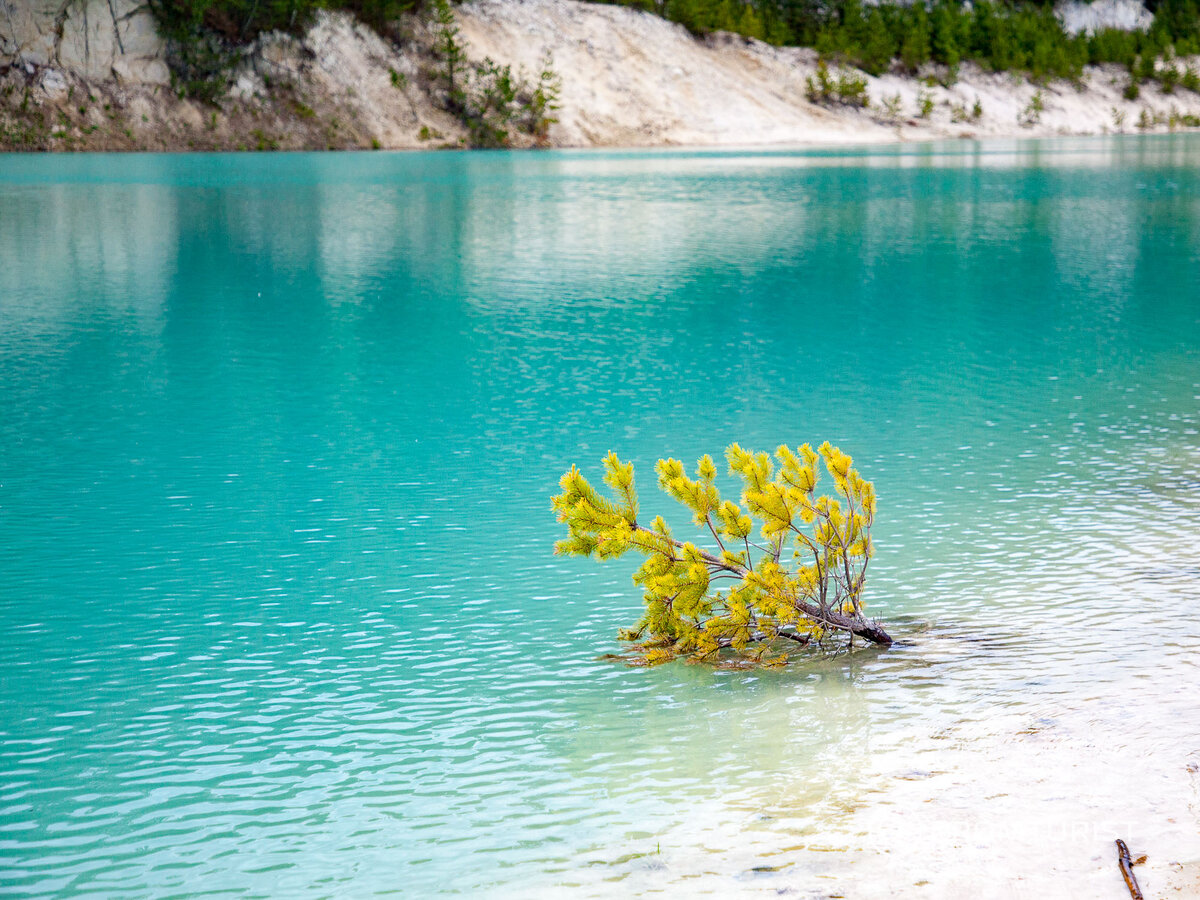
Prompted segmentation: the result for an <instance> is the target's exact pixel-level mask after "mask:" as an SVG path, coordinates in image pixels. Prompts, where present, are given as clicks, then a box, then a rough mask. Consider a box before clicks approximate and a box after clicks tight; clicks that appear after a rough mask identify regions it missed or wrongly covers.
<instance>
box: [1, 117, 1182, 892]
mask: <svg viewBox="0 0 1200 900" xmlns="http://www.w3.org/2000/svg"><path fill="white" fill-rule="evenodd" d="M0 256H2V263H0V892H3V893H6V894H12V895H26V894H32V895H49V896H75V895H80V896H83V895H87V896H93V897H114V898H116V897H120V898H129V897H168V896H198V895H201V894H211V895H213V896H239V897H306V898H307V897H364V896H371V895H374V894H376V893H389V892H393V893H396V894H401V895H409V896H428V895H432V894H436V893H440V892H447V893H463V894H468V895H473V896H479V895H485V896H542V895H545V896H562V895H570V896H628V895H630V894H633V893H640V894H652V893H661V894H675V895H695V894H701V893H710V894H713V895H716V896H731V895H734V894H739V893H749V894H758V893H766V894H775V893H776V892H778V891H781V890H784V891H791V892H793V893H794V894H795V895H797V896H804V897H809V896H813V897H816V896H821V897H824V896H829V895H830V894H831V893H832V894H835V895H836V894H839V892H843V891H845V892H848V895H849V896H854V897H860V896H877V895H878V896H893V895H894V896H909V895H911V896H962V895H963V893H961V891H964V890H967V889H968V888H969V889H970V893H971V895H972V896H974V897H985V896H998V897H999V896H1022V895H1023V894H1022V893H1021V891H1023V890H1026V889H1028V890H1029V891H1030V892H1031V893H1029V894H1028V895H1029V896H1060V897H1065V896H1081V897H1091V898H1095V897H1100V896H1109V895H1111V896H1114V897H1116V896H1120V894H1119V893H1111V894H1108V893H1105V891H1111V890H1112V886H1113V885H1114V884H1115V885H1116V887H1121V882H1120V876H1119V874H1116V869H1115V866H1114V865H1111V861H1110V848H1111V846H1112V839H1113V838H1114V837H1117V836H1122V835H1124V836H1126V839H1127V840H1130V842H1131V845H1132V844H1133V843H1134V842H1135V841H1136V842H1139V843H1140V844H1144V845H1145V846H1144V847H1143V848H1142V850H1141V851H1139V852H1149V853H1150V857H1151V858H1150V861H1149V862H1148V864H1147V868H1146V872H1147V874H1146V876H1145V877H1146V878H1148V879H1149V884H1150V885H1153V884H1155V883H1158V884H1160V885H1161V884H1166V883H1168V881H1169V879H1170V878H1172V877H1176V874H1177V870H1172V871H1175V872H1176V874H1172V871H1168V869H1167V868H1166V866H1167V863H1168V862H1172V863H1178V864H1180V865H1183V866H1186V865H1190V864H1191V863H1193V862H1195V861H1198V860H1200V837H1198V832H1200V827H1198V823H1200V812H1198V810H1200V792H1198V791H1197V784H1196V777H1197V776H1196V774H1195V772H1196V771H1197V770H1196V769H1195V768H1192V769H1189V767H1194V766H1195V765H1196V764H1197V763H1200V724H1197V723H1200V697H1198V696H1197V695H1198V692H1197V684H1198V683H1200V682H1198V679H1197V676H1198V675H1200V670H1198V666H1197V663H1196V661H1195V660H1196V651H1197V650H1198V649H1200V616H1198V615H1197V612H1198V610H1200V431H1198V429H1200V136H1160V137H1146V138H1119V139H1094V140H1075V141H1065V140H1064V141H1040V142H1025V143H1022V142H1009V143H991V144H986V143H985V144H979V145H976V144H966V143H956V144H945V145H933V146H904V147H898V148H887V149H882V150H856V151H852V152H845V153H843V152H836V151H808V152H783V151H780V152H753V153H733V152H730V153H689V152H655V153H591V152H563V153H536V154H535V153H529V154H508V153H475V154H423V153H420V154H386V153H376V154H340V155H332V154H331V155H308V154H298V155H291V154H277V155H257V156H249V155H247V156H207V155H197V156H142V155H130V156H70V157H67V156H57V157H46V156H21V157H18V156H5V157H0ZM734 440H736V441H739V442H741V443H742V444H743V445H745V446H750V447H752V448H755V449H773V448H774V447H775V446H776V445H777V444H779V443H781V442H787V443H790V444H792V445H796V444H799V443H801V442H805V441H809V442H812V443H813V444H816V443H818V442H820V441H823V440H830V441H832V442H833V443H835V444H838V445H840V446H841V447H842V448H843V449H844V450H846V451H847V452H850V453H851V454H853V455H854V458H855V462H856V464H857V465H858V467H859V468H860V470H861V471H862V472H863V474H864V475H865V476H866V477H868V478H871V479H873V480H874V481H875V483H876V486H877V490H878V494H879V498H880V499H879V514H878V518H877V525H876V529H875V539H876V543H877V548H878V556H877V559H876V560H875V561H874V563H873V564H872V578H871V580H870V582H869V587H868V600H869V604H870V611H871V612H872V613H873V614H875V615H877V616H879V617H880V618H881V620H883V621H884V622H886V623H888V625H889V627H890V628H891V630H892V632H893V634H894V635H896V636H897V637H899V638H901V639H902V643H901V645H900V646H897V647H896V648H894V649H893V650H890V651H888V652H886V653H881V652H876V651H863V652H858V653H855V654H853V655H850V656H847V655H844V654H836V655H830V656H827V657H824V658H821V659H816V660H810V661H808V662H805V661H802V660H797V661H796V662H795V663H794V664H793V665H791V666H789V667H788V668H786V669H784V670H782V671H771V672H759V673H755V672H730V671H719V672H718V671H713V670H711V669H708V668H704V667H698V666H685V665H670V666H664V667H659V668H655V669H652V670H641V669H628V668H624V667H621V666H618V665H614V664H613V663H611V662H605V661H603V660H601V659H598V657H599V656H600V655H601V654H604V653H606V652H610V651H613V650H615V649H616V643H615V640H614V638H615V632H616V629H617V628H618V627H619V626H622V625H627V624H630V623H631V622H632V621H633V620H634V619H635V618H636V616H637V614H638V610H639V607H640V597H639V596H638V594H637V593H636V590H635V589H634V587H633V585H632V584H631V583H630V581H629V574H630V572H631V571H632V569H633V567H634V565H635V562H634V561H631V560H630V561H626V560H622V561H619V562H617V563H611V564H606V565H599V564H597V563H595V562H591V561H587V560H578V559H560V558H555V557H554V556H553V555H552V553H551V548H552V542H553V541H554V540H555V539H556V537H558V536H559V526H558V525H557V524H556V523H555V521H554V518H553V515H552V514H551V512H550V508H549V498H550V495H551V494H552V493H553V492H554V491H555V489H556V486H557V480H558V477H559V476H560V475H561V473H562V472H563V471H564V470H565V469H566V468H568V467H569V466H570V465H571V463H573V462H574V463H578V464H580V466H581V467H582V468H583V469H584V470H585V472H588V473H589V474H592V475H594V476H597V477H598V475H599V471H600V460H601V458H602V456H603V455H604V454H605V453H606V452H607V451H608V450H610V449H612V450H616V451H617V452H618V453H619V454H620V455H621V456H622V457H625V458H629V459H632V460H633V461H634V462H635V463H636V465H637V468H638V472H639V477H640V484H641V492H642V496H643V506H644V508H646V509H647V510H649V511H650V512H663V513H664V514H666V515H668V517H669V518H671V519H672V520H673V521H675V522H676V524H677V528H678V529H679V530H681V531H682V530H684V529H685V527H686V523H687V517H686V516H683V515H680V514H679V513H678V512H675V511H673V510H672V509H671V507H670V503H669V501H666V500H665V499H664V498H662V497H661V495H659V496H655V491H654V487H653V485H654V482H653V477H652V466H653V463H654V461H655V460H656V459H657V458H658V457H659V456H666V455H672V456H676V457H679V458H682V459H684V460H685V461H687V460H695V459H696V457H698V456H699V455H700V454H702V453H705V452H711V453H714V455H715V454H718V453H720V452H721V451H722V450H723V448H724V447H725V446H726V445H727V444H728V443H730V442H731V441H734ZM1134 849H1135V851H1138V847H1134ZM1156 865H1157V866H1161V868H1158V869H1156V868H1155V866H1156ZM1014 879H1015V880H1014ZM1113 879H1115V881H1114V880H1113ZM1155 879H1159V881H1158V882H1156V881H1155ZM1143 886H1144V887H1148V886H1149V885H1147V883H1146V882H1145V881H1144V882H1143ZM1042 891H1051V893H1048V894H1047V893H1039V892H1042Z"/></svg>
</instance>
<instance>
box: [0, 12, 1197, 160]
mask: <svg viewBox="0 0 1200 900" xmlns="http://www.w3.org/2000/svg"><path fill="white" fill-rule="evenodd" d="M1118 11H1120V10H1118ZM455 14H456V17H457V22H458V25H459V27H460V29H461V39H462V41H463V43H464V44H465V47H466V50H467V53H468V56H469V57H470V58H472V59H474V60H481V59H483V58H484V57H488V58H490V59H492V60H495V61H496V62H498V63H500V64H507V65H511V66H512V68H513V70H514V71H517V70H523V71H524V72H526V73H533V72H537V71H538V68H539V61H540V60H542V59H543V58H544V56H545V55H546V54H549V56H550V58H551V59H552V61H553V62H552V66H553V69H554V71H555V72H556V73H557V74H558V76H559V77H560V78H561V85H562V87H561V96H560V98H559V106H560V108H559V109H558V110H557V112H556V113H555V115H556V117H557V119H558V121H557V122H555V123H554V124H552V125H551V126H550V128H549V131H548V133H547V134H546V136H545V140H544V143H545V144H546V145H548V146H557V147H621V146H629V147H651V146H669V145H684V146H748V145H753V146H764V145H812V144H832V143H837V144H842V143H854V142H887V141H895V140H928V139H935V138H946V137H952V138H969V137H988V136H1018V135H1019V136H1035V135H1067V134H1100V133H1111V132H1117V131H1125V132H1135V131H1139V130H1143V131H1153V130H1162V131H1165V130H1167V129H1168V128H1183V127H1189V126H1191V125H1194V124H1196V123H1200V94H1197V93H1195V92H1193V91H1188V90H1184V89H1183V88H1175V89H1174V90H1173V91H1172V92H1171V93H1164V91H1163V89H1162V87H1161V86H1160V85H1156V84H1148V85H1145V86H1144V87H1143V88H1142V89H1141V91H1140V95H1139V96H1138V97H1137V98H1136V99H1133V100H1129V99H1125V97H1124V96H1123V91H1124V90H1125V88H1126V86H1127V85H1128V83H1129V77H1128V74H1127V73H1126V72H1125V71H1124V70H1123V69H1122V68H1120V67H1118V66H1114V65H1108V66H1089V67H1087V68H1086V69H1085V70H1084V74H1083V78H1082V79H1080V81H1079V82H1078V83H1071V82H1068V81H1049V82H1046V83H1044V84H1034V83H1032V82H1030V81H1028V80H1026V79H1025V78H1023V77H1020V76H1017V75H1014V74H1012V73H1005V74H997V73H990V72H985V71H983V70H981V69H980V68H979V67H978V66H974V65H971V64H969V63H964V64H963V65H962V66H961V67H960V68H959V70H958V72H957V79H956V80H954V81H953V82H952V83H948V84H946V85H943V84H941V83H939V82H938V81H937V78H936V77H930V76H939V75H940V76H943V77H942V80H943V81H948V79H945V78H944V73H940V72H936V71H934V70H932V69H928V70H925V71H923V72H922V73H921V74H922V75H923V76H926V77H923V78H917V77H912V76H906V75H900V74H893V73H885V74H882V75H880V76H879V77H872V76H869V75H866V74H865V73H860V74H861V78H862V79H863V83H864V85H865V96H866V97H867V98H869V105H868V106H867V108H865V109H860V108H857V107H855V106H851V105H846V104H839V103H824V104H818V103H814V102H811V101H810V100H809V99H808V98H807V96H806V93H807V87H806V85H807V82H808V80H809V79H810V78H812V77H813V76H814V75H815V73H816V71H817V55H816V53H815V52H814V51H813V50H810V49H802V48H795V47H775V46H772V45H769V44H766V43H763V42H761V41H757V40H753V39H749V38H743V37H739V36H735V35H730V34H727V33H722V32H719V33H716V34H713V35H709V36H707V37H703V38H698V37H695V36H693V35H692V34H690V33H689V32H688V31H687V30H686V29H684V28H683V27H682V26H680V25H677V24H673V23H670V22H668V21H665V20H663V19H660V18H657V17H655V16H652V15H649V14H646V13H643V12H640V11H636V10H633V9H630V8H626V7H618V6H606V5H596V4H590V3H581V2H577V0H475V2H472V3H469V4H466V5H464V6H461V7H457V8H456V10H455ZM1135 24H1136V22H1135ZM0 37H2V38H3V40H2V41H0V147H2V148H4V149H31V150H189V149H197V150H199V149H325V148H331V149H333V148H383V149H412V148H429V147H437V146H462V145H464V144H465V143H466V142H467V140H468V132H467V130H466V128H465V127H464V126H463V124H462V122H461V121H460V119H459V117H456V116H454V115H451V114H450V113H449V112H447V111H446V109H445V108H444V107H446V105H447V104H446V99H445V91H444V90H442V89H441V88H440V87H439V85H438V81H437V78H436V77H435V73H436V70H437V68H438V66H439V63H438V60H437V58H436V56H435V54H434V52H433V40H434V33H433V31H432V29H431V24H430V22H429V21H428V20H427V19H423V18H417V17H411V18H409V19H407V20H404V21H402V22H401V23H400V24H399V26H398V28H397V29H396V30H395V32H394V34H393V35H392V36H391V37H389V38H384V37H382V36H380V35H379V34H378V33H376V32H375V31H374V30H372V29H370V28H368V27H367V26H365V25H363V24H361V23H359V22H357V21H356V20H355V19H353V18H352V17H351V16H350V15H348V14H346V13H328V12H322V13H320V14H319V15H318V16H317V18H316V20H315V22H314V23H313V25H312V26H311V27H310V28H309V29H308V30H307V31H306V33H305V34H304V35H303V36H302V37H299V38H297V37H291V36H288V35H283V34H278V33H274V34H269V35H265V36H263V37H262V38H261V39H259V40H258V41H257V42H256V43H255V44H254V45H253V46H252V47H251V48H250V50H249V52H248V53H247V54H246V56H245V57H244V59H243V60H242V62H241V63H240V64H239V66H238V68H237V69H236V71H235V72H234V77H233V78H232V82H231V86H230V88H229V90H228V91H227V92H224V93H223V94H221V95H220V96H218V97H217V98H216V99H215V102H213V103H207V102H202V101H200V100H198V99H180V98H179V96H178V95H177V93H176V91H175V90H174V89H173V86H172V82H171V76H170V72H169V70H168V66H167V64H166V60H167V47H166V43H165V42H164V41H163V40H162V39H161V38H160V37H159V36H158V34H157V32H156V28H155V21H154V19H153V17H152V16H151V15H150V13H149V11H148V10H147V8H146V7H145V6H143V5H140V4H138V3H137V2H136V0H112V2H111V3H110V2H109V0H90V2H87V3H83V4H79V3H74V4H72V3H68V4H66V5H60V3H57V2H45V0H33V2H30V3H28V4H26V5H24V6H22V7H21V8H19V9H15V10H10V12H9V15H8V19H7V21H4V20H0ZM1189 62H1190V63H1191V64H1192V65H1196V60H1191V61H1187V60H1184V61H1181V65H1186V64H1188V63H1189ZM833 74H834V75H835V76H836V75H837V74H838V73H837V72H834V73H833ZM1039 107H1040V109H1039ZM510 137H511V141H512V143H513V144H514V145H517V146H521V145H528V144H530V143H533V139H532V138H530V137H528V136H525V135H518V134H515V133H514V134H512V135H511V136H510Z"/></svg>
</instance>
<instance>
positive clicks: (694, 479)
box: [552, 443, 891, 665]
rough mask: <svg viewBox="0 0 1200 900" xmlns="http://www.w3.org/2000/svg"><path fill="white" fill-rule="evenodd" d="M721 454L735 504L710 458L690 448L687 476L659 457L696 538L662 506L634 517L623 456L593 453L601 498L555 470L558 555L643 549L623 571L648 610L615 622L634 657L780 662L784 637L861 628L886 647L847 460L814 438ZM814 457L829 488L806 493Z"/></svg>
mask: <svg viewBox="0 0 1200 900" xmlns="http://www.w3.org/2000/svg"><path fill="white" fill-rule="evenodd" d="M725 458H726V460H727V461H728V464H729V471H730V473H731V474H736V475H738V476H739V477H740V478H741V481H742V485H743V490H742V493H741V498H740V500H741V502H740V503H735V502H733V501H731V500H727V499H723V498H722V497H721V493H720V490H719V489H718V487H717V484H716V479H717V467H716V464H715V463H714V462H713V459H712V457H710V456H707V455H706V456H704V457H702V458H701V459H700V461H699V463H698V465H697V467H696V472H695V475H694V476H690V475H688V473H687V471H686V470H685V468H684V466H683V463H682V462H680V461H679V460H677V459H660V460H659V461H658V465H657V466H656V472H657V473H658V483H659V487H661V488H662V489H663V490H664V491H665V492H666V493H667V494H669V495H670V496H671V497H673V498H674V499H675V500H677V501H679V502H680V503H681V504H683V505H684V506H685V507H687V509H688V510H689V512H690V513H691V515H692V522H693V523H694V524H695V525H696V526H697V527H698V528H700V529H701V533H702V534H704V541H705V542H708V546H707V547H704V546H701V545H700V544H696V543H693V542H691V541H681V540H679V539H677V538H676V537H675V536H674V534H673V533H672V532H671V529H670V528H668V527H667V524H666V522H664V521H663V519H662V517H661V516H659V517H657V518H655V519H654V521H653V522H652V523H650V525H649V526H646V525H644V524H642V523H641V522H640V521H639V520H638V496H637V489H636V487H635V486H634V478H633V465H632V464H631V463H624V462H622V461H621V460H620V459H619V458H618V457H617V455H616V454H615V453H609V454H608V456H607V457H606V458H605V460H604V466H605V475H604V483H605V484H606V485H608V487H609V488H610V489H611V490H612V496H611V497H605V496H602V495H601V494H600V493H599V492H598V491H597V490H596V489H595V488H593V487H592V485H591V484H590V483H589V482H588V480H587V479H586V478H585V477H584V476H583V474H582V473H580V471H579V470H578V469H577V468H575V467H574V466H572V467H571V470H570V471H569V472H567V473H566V474H565V475H564V476H563V477H562V480H561V482H560V486H561V488H562V493H561V494H559V495H557V496H555V497H554V499H553V501H552V507H553V509H554V511H555V513H557V515H558V519H559V521H560V522H564V523H566V526H567V537H566V538H564V539H563V540H560V541H559V542H558V543H556V544H555V546H554V552H555V553H558V554H566V555H572V556H594V557H596V558H597V559H601V560H605V559H613V558H615V557H618V556H622V555H623V554H625V553H627V552H629V551H631V550H632V551H634V552H636V553H639V554H641V555H642V556H644V557H645V561H644V562H643V563H642V565H641V567H640V568H638V570H637V571H636V572H635V573H634V576H633V581H634V583H635V584H637V585H638V586H639V587H640V588H641V589H642V592H643V595H644V598H645V602H646V611H645V614H644V615H643V616H642V618H641V620H640V621H639V622H638V623H637V624H636V625H635V626H634V627H633V628H632V629H629V630H626V631H623V632H621V638H622V639H623V640H627V641H631V642H633V643H634V647H635V650H636V651H637V652H638V653H639V656H638V657H637V659H638V660H639V661H642V662H644V663H648V664H653V663H657V662H665V661H666V660H669V659H673V658H675V657H679V656H684V657H688V658H690V659H695V660H716V659H717V657H718V655H719V653H720V651H721V650H722V649H725V648H729V649H731V650H732V651H734V652H736V653H737V654H740V655H741V656H744V657H748V658H750V659H752V660H754V661H757V662H761V663H764V664H771V665H780V664H783V663H785V662H786V659H787V655H786V653H781V652H779V651H780V647H781V646H785V645H786V642H796V643H800V644H806V643H809V642H810V641H813V640H817V641H820V640H822V639H823V638H824V637H826V636H827V635H830V634H833V633H839V632H841V633H846V634H849V635H850V640H851V642H853V639H854V636H855V635H859V636H862V637H864V638H866V639H867V640H870V641H873V642H875V643H879V644H884V645H886V644H890V643H891V638H890V637H888V635H887V634H886V632H884V631H883V629H882V628H880V627H879V626H878V625H877V624H875V623H874V622H870V621H868V620H867V619H866V618H864V616H863V587H864V584H865V581H866V570H867V564H868V563H869V562H870V559H871V557H872V556H873V555H874V545H873V544H872V542H871V525H872V523H873V522H874V520H875V488H874V486H873V485H872V484H871V482H869V481H866V480H864V479H863V478H862V476H860V475H859V474H858V472H857V471H856V470H855V469H854V468H852V465H851V463H852V461H851V459H850V457H849V456H847V455H846V454H844V453H842V452H841V451H840V450H839V449H838V448H836V447H831V446H830V445H829V444H828V443H824V444H822V445H821V447H820V448H819V449H818V450H817V451H813V449H812V448H811V447H810V446H809V445H808V444H804V445H803V446H801V447H799V448H797V449H796V450H794V451H793V450H792V449H791V448H789V447H787V446H786V445H783V446H780V447H779V448H778V449H777V450H776V451H775V456H774V458H772V457H771V456H770V455H768V454H766V453H752V452H750V451H747V450H743V449H742V448H741V447H739V446H738V445H737V444H732V445H730V447H729V448H728V449H727V450H726V451H725ZM822 462H823V463H824V468H825V470H826V471H827V472H828V474H829V475H830V476H831V477H832V479H833V485H834V490H835V491H836V496H817V494H816V487H817V481H818V479H819V477H820V464H821V463H822ZM839 498H841V499H839Z"/></svg>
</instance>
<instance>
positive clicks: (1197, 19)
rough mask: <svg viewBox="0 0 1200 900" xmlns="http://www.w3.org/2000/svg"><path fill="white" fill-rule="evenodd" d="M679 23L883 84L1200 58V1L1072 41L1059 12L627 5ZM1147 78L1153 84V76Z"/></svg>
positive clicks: (717, 2)
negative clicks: (906, 75) (819, 60)
mask: <svg viewBox="0 0 1200 900" xmlns="http://www.w3.org/2000/svg"><path fill="white" fill-rule="evenodd" d="M617 2H622V3H625V4H626V5H630V6H634V7H637V8H639V9H645V10H648V11H650V12H654V13H657V14H659V15H662V16H665V17H666V18H668V19H671V20H673V21H675V22H679V23H681V24H683V25H684V26H686V27H687V28H689V29H690V30H691V31H693V32H695V33H697V34H704V33H708V32H712V31H718V30H720V31H731V32H734V33H736V34H741V35H745V36H747V37H754V38H759V39H760V40H766V41H770V42H771V43H775V44H794V45H799V46H804V47H815V48H816V49H817V50H818V51H819V52H820V53H821V55H822V56H823V57H826V58H829V59H836V60H839V61H845V62H848V63H851V64H853V65H855V66H857V67H859V68H861V69H863V70H864V71H866V72H869V73H871V74H873V75H878V74H880V73H882V72H884V71H885V70H887V69H889V68H890V67H891V66H892V65H893V63H894V62H898V63H899V64H900V66H901V67H902V68H904V69H905V70H907V71H909V72H914V71H916V69H917V68H918V67H919V66H921V65H923V64H925V63H937V64H940V65H942V66H946V67H948V68H949V69H951V70H952V69H954V67H956V66H957V65H958V64H959V63H960V62H963V61H966V60H971V61H973V62H976V63H978V64H979V65H981V66H982V67H984V68H985V69H991V70H993V71H1008V70H1020V71H1025V72H1029V73H1030V74H1032V75H1033V76H1034V77H1037V78H1045V77H1064V78H1077V77H1079V75H1080V73H1081V72H1082V69H1083V66H1084V65H1086V64H1088V63H1100V62H1115V63H1120V64H1122V65H1126V66H1129V67H1130V68H1131V69H1133V68H1134V67H1135V66H1137V65H1139V64H1141V65H1143V66H1145V65H1147V64H1146V63H1144V62H1141V61H1143V60H1150V61H1151V62H1152V61H1153V60H1154V59H1156V58H1159V57H1163V56H1169V55H1171V54H1172V53H1174V54H1178V55H1184V54H1193V53H1200V0H1157V2H1151V3H1150V4H1149V6H1150V9H1151V10H1152V11H1153V12H1154V14H1155V18H1154V24H1153V26H1152V27H1151V28H1150V30H1149V31H1147V32H1125V31H1116V30H1111V29H1110V30H1105V31H1101V32H1099V33H1097V34H1095V35H1092V36H1084V35H1079V36H1076V37H1071V36H1069V35H1067V33H1066V32H1065V31H1063V29H1062V26H1061V25H1060V24H1059V21H1058V19H1057V18H1056V17H1055V15H1054V11H1053V7H1052V5H1051V4H1044V3H1034V2H1007V0H982V2H979V3H976V4H974V5H972V6H970V7H967V6H964V5H963V4H961V3H959V2H957V0H934V2H933V4H932V5H931V6H926V5H923V4H919V3H918V4H915V5H912V6H903V5H899V4H896V3H890V2H887V3H884V4H882V5H880V6H868V5H865V4H864V3H863V2H862V0H831V2H828V3H818V2H816V0H745V2H744V0H617ZM1142 77H1147V76H1145V75H1144V73H1143V76H1142Z"/></svg>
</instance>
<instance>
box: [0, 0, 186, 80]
mask: <svg viewBox="0 0 1200 900" xmlns="http://www.w3.org/2000/svg"><path fill="white" fill-rule="evenodd" d="M165 55H166V44H165V42H164V41H163V39H162V38H161V37H159V34H158V31H157V29H156V27H155V21H154V16H153V15H152V14H151V13H150V9H149V7H147V6H146V5H145V4H144V3H139V2H137V0H0V62H4V61H5V57H7V61H8V62H9V64H12V65H17V66H23V67H27V68H28V67H33V68H39V69H40V68H49V69H54V70H57V71H58V72H59V73H62V74H64V75H65V73H70V74H73V75H75V76H77V77H79V78H82V79H85V80H87V81H98V82H103V81H114V82H117V83H120V84H129V85H136V84H157V85H165V84H167V83H169V81H170V73H169V72H168V70H167V65H166V62H165ZM65 85H66V79H65V77H62V75H60V76H58V77H55V76H51V77H50V90H51V91H52V92H53V91H56V90H57V89H58V88H59V87H60V86H61V87H62V88H63V89H65Z"/></svg>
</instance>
